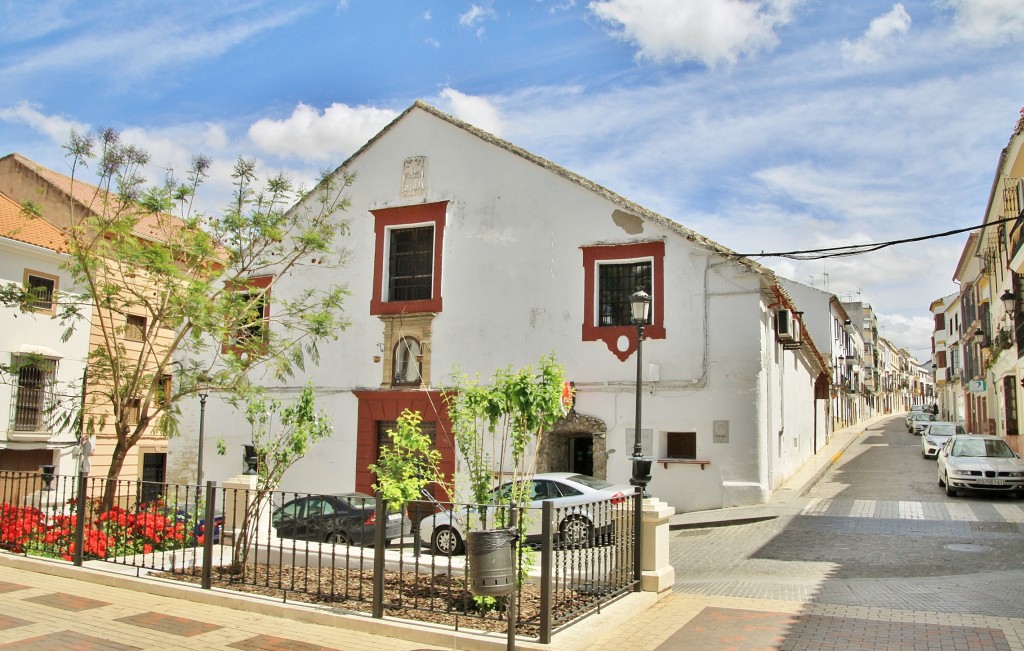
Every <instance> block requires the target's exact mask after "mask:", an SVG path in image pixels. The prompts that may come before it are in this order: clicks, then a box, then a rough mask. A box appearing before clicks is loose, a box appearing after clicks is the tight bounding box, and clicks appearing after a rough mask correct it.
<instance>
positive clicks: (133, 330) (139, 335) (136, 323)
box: [124, 314, 146, 341]
mask: <svg viewBox="0 0 1024 651" xmlns="http://www.w3.org/2000/svg"><path fill="white" fill-rule="evenodd" d="M124 338H125V339H127V340H128V341H145V340H146V317H144V316H139V315H137V314H128V315H126V316H125V323H124Z"/></svg>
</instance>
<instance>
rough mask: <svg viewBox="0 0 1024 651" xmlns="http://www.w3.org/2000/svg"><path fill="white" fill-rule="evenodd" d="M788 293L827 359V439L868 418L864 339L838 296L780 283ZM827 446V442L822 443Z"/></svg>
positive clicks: (785, 281) (794, 283)
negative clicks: (829, 420)
mask: <svg viewBox="0 0 1024 651" xmlns="http://www.w3.org/2000/svg"><path fill="white" fill-rule="evenodd" d="M781 280H782V284H783V286H784V287H785V288H786V291H788V292H789V294H790V296H792V297H793V300H794V301H796V303H797V305H799V306H800V307H801V308H803V310H804V315H803V323H804V327H806V328H807V329H808V331H809V332H810V334H811V338H812V339H813V340H814V343H815V345H816V346H817V347H818V349H819V350H820V351H821V354H822V355H824V356H827V357H828V359H829V361H830V365H831V369H830V370H831V371H832V373H833V377H832V388H831V396H830V401H829V405H830V409H829V411H830V413H829V415H830V416H831V424H830V427H829V430H828V435H829V436H831V434H832V432H833V431H834V430H837V429H842V428H844V427H849V426H851V425H854V424H856V423H859V422H860V421H861V420H863V419H864V418H865V413H866V411H867V410H866V404H865V403H866V394H865V386H864V356H865V353H864V339H863V337H862V336H861V333H860V331H859V330H858V329H857V327H856V326H855V325H854V323H853V319H851V317H850V314H849V313H847V311H846V308H844V307H843V304H842V303H841V302H840V300H839V298H838V297H836V295H835V294H830V293H829V292H827V291H824V290H821V289H818V288H817V287H810V286H808V285H803V284H801V283H798V282H796V281H793V280H788V279H781ZM819 443H821V444H822V445H824V442H819Z"/></svg>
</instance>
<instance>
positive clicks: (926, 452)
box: [921, 420, 967, 459]
mask: <svg viewBox="0 0 1024 651" xmlns="http://www.w3.org/2000/svg"><path fill="white" fill-rule="evenodd" d="M966 433H967V430H965V429H964V426H963V425H960V424H958V423H951V422H949V421H945V420H937V421H934V422H931V423H928V424H927V425H925V427H924V431H923V432H922V433H921V456H922V457H924V458H925V459H933V458H935V456H936V455H937V454H938V453H939V449H940V448H941V447H942V446H943V444H944V443H945V442H946V441H948V440H949V437H950V436H953V435H954V434H966Z"/></svg>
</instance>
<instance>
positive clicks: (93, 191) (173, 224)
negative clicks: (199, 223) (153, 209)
mask: <svg viewBox="0 0 1024 651" xmlns="http://www.w3.org/2000/svg"><path fill="white" fill-rule="evenodd" d="M11 156H12V158H14V159H15V160H17V161H18V162H19V163H20V164H21V165H22V166H24V167H25V168H27V169H30V170H32V171H33V172H34V173H35V174H36V175H37V176H39V177H40V178H41V179H42V180H43V181H45V182H46V183H49V184H50V185H51V186H53V187H54V188H56V189H57V190H59V191H60V192H61V193H63V194H64V195H66V196H70V197H72V198H73V199H74V200H75V201H76V202H78V203H79V204H80V205H82V206H84V207H86V208H88V209H89V210H91V211H93V213H95V214H102V213H103V204H104V198H105V193H104V192H103V191H102V190H100V189H99V188H97V187H96V186H95V185H91V184H89V183H86V182H85V181H82V180H81V179H78V178H75V179H73V180H72V178H71V177H70V176H65V175H63V174H59V173H57V172H54V171H53V170H51V169H49V168H46V167H43V166H42V165H40V164H38V163H36V162H34V161H32V160H30V159H28V158H25V157H24V156H22V155H21V154H17V153H15V154H11ZM115 200H116V198H115ZM182 225H183V222H182V221H181V219H179V218H178V217H175V216H174V215H169V214H165V213H162V214H159V215H153V214H143V215H140V216H139V220H138V222H137V223H136V225H135V228H134V229H133V231H134V232H135V234H136V235H138V236H140V237H143V238H146V239H150V240H158V241H163V240H164V239H165V236H166V234H167V232H168V229H169V228H171V229H173V228H179V227H181V226H182Z"/></svg>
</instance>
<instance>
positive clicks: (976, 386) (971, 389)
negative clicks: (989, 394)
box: [967, 380, 985, 393]
mask: <svg viewBox="0 0 1024 651" xmlns="http://www.w3.org/2000/svg"><path fill="white" fill-rule="evenodd" d="M967 392H968V393H985V380H971V381H970V382H968V383H967Z"/></svg>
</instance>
